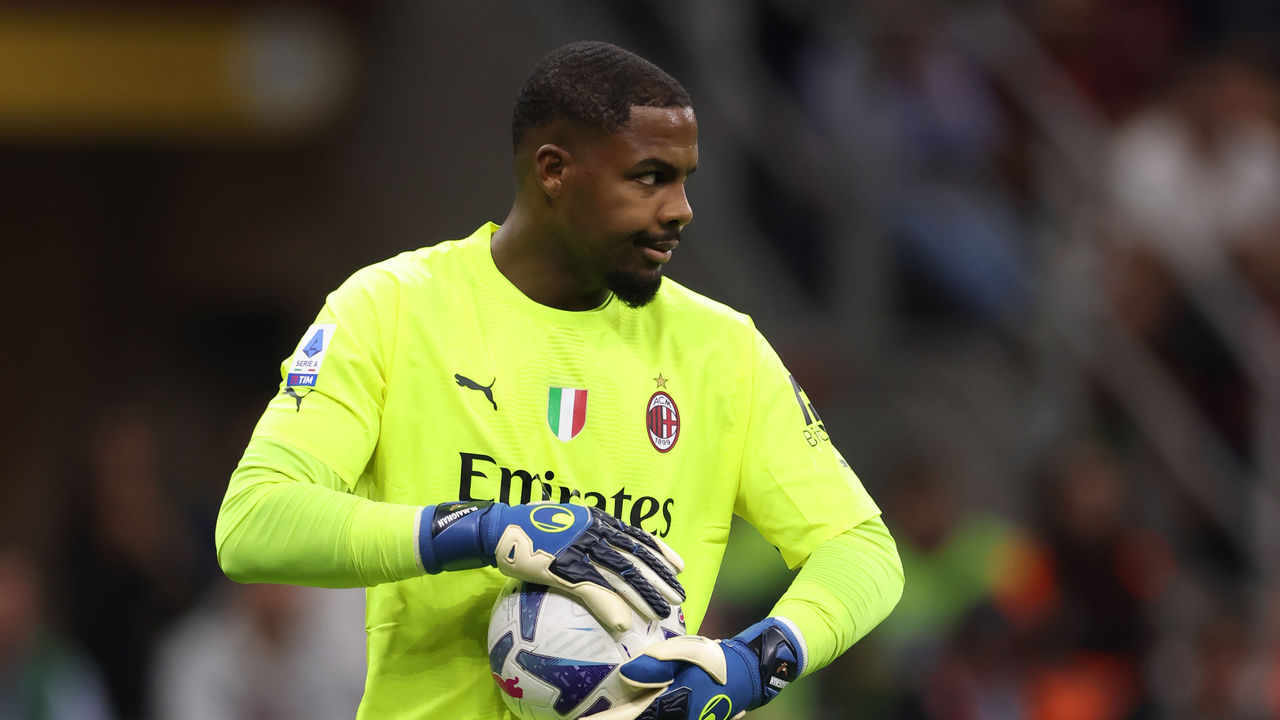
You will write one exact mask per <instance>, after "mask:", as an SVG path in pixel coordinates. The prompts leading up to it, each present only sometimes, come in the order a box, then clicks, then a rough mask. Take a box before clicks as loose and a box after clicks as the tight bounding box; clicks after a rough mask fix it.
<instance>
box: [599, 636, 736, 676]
mask: <svg viewBox="0 0 1280 720" xmlns="http://www.w3.org/2000/svg"><path fill="white" fill-rule="evenodd" d="M645 656H648V657H651V658H654V659H656V660H670V661H677V662H685V663H690V664H693V665H697V666H698V667H700V668H702V670H703V671H704V672H706V673H707V674H708V675H710V676H711V679H712V680H715V681H716V683H718V684H720V685H724V684H725V682H726V681H727V680H728V678H729V665H728V662H727V661H726V660H725V656H724V650H723V649H721V647H720V643H718V642H716V641H715V640H712V639H710V638H704V637H702V636H700V635H680V636H678V637H673V638H668V639H666V640H662V641H660V642H656V643H654V644H652V645H650V646H649V647H647V648H645V649H644V653H643V654H642V655H641V656H640V658H643V657H645ZM640 658H636V659H635V660H630V661H628V662H626V663H625V664H623V666H622V667H623V668H624V669H625V668H626V667H627V666H628V665H630V664H631V663H633V662H636V661H637V660H639V659H640ZM623 677H626V673H625V672H624V673H623Z"/></svg>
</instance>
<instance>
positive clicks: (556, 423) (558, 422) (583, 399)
mask: <svg viewBox="0 0 1280 720" xmlns="http://www.w3.org/2000/svg"><path fill="white" fill-rule="evenodd" d="M586 423H587V391H586V390H579V389H577V388H566V387H553V388H551V389H550V390H549V391H548V393H547V424H548V425H550V426H551V432H552V433H554V434H555V436H556V437H558V438H560V439H561V440H563V441H565V442H568V441H570V440H572V439H574V438H575V437H577V435H578V433H580V432H582V426H583V425H585V424H586Z"/></svg>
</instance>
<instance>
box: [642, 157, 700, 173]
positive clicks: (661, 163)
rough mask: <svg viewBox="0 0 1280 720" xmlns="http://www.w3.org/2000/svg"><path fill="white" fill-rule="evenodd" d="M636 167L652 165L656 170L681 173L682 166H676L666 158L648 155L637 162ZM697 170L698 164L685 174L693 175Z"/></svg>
mask: <svg viewBox="0 0 1280 720" xmlns="http://www.w3.org/2000/svg"><path fill="white" fill-rule="evenodd" d="M635 167H636V168H637V169H639V168H644V167H651V168H653V169H655V170H659V171H661V172H664V173H669V174H672V175H679V174H680V168H678V167H676V166H675V165H672V164H671V163H669V162H667V161H666V160H663V159H662V158H656V157H647V158H645V159H643V160H641V161H639V162H637V163H636V164H635ZM696 172H698V166H697V165H694V166H693V167H692V168H690V169H689V172H687V173H685V175H692V174H694V173H696Z"/></svg>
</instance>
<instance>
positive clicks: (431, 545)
mask: <svg viewBox="0 0 1280 720" xmlns="http://www.w3.org/2000/svg"><path fill="white" fill-rule="evenodd" d="M512 141H513V146H514V165H515V175H516V197H515V201H514V203H513V204H512V207H511V210H510V212H509V214H508V215H507V217H506V219H505V220H504V221H503V223H502V225H501V226H499V225H496V224H492V223H486V224H485V225H482V226H481V227H480V228H479V229H478V230H476V231H475V232H474V233H473V234H472V235H471V236H469V237H467V238H465V239H462V240H456V241H450V242H444V243H440V244H438V245H435V246H433V247H428V248H423V249H419V250H415V251H411V252H405V253H403V254H401V255H399V256H397V257H394V258H392V259H390V260H386V261H384V262H381V263H378V264H376V265H372V266H370V267H367V268H365V269H363V270H360V271H358V272H356V273H355V274H354V275H353V276H352V277H351V278H350V279H349V280H347V281H346V282H345V283H344V284H343V285H342V286H341V287H339V288H338V289H337V290H336V291H334V292H333V293H331V294H330V295H329V296H328V298H327V301H326V302H325V304H324V306H323V308H322V309H321V310H320V312H319V315H318V317H317V318H316V321H315V324H313V325H312V326H311V327H310V328H308V329H307V330H306V331H305V332H304V333H303V335H302V339H301V341H300V342H299V344H298V346H297V349H296V350H295V351H294V353H293V354H292V355H291V356H290V357H289V358H287V359H285V361H284V362H283V364H282V366H281V383H280V387H279V393H278V394H277V395H276V397H275V398H274V399H273V400H271V401H270V402H269V403H268V404H267V407H266V410H265V411H264V413H263V415H262V418H261V420H260V421H259V422H258V424H257V427H256V428H255V429H254V432H253V435H252V437H251V438H250V440H249V443H248V447H247V448H246V450H245V453H244V457H243V458H242V460H241V461H240V464H239V466H238V467H237V468H236V469H235V471H234V473H233V474H232V476H231V480H230V483H229V486H228V488H227V493H226V497H225V498H224V500H223V504H222V508H221V511H220V513H219V516H218V527H217V538H216V541H217V552H218V560H219V562H220V564H221V566H222V568H223V570H224V571H225V572H226V573H227V575H228V576H230V577H231V578H233V579H235V580H239V581H243V582H283V583H298V584H307V585H318V586H326V587H340V586H364V587H367V588H368V589H367V591H366V593H367V604H366V629H367V631H368V665H369V670H368V675H367V677H366V681H365V693H364V697H363V699H362V701H361V705H360V707H359V709H358V716H359V717H362V718H440V717H465V718H479V719H481V720H497V719H500V718H508V717H509V715H508V713H507V711H506V709H505V707H504V705H503V703H502V700H501V697H500V695H499V690H498V688H497V687H496V685H495V684H494V683H493V682H492V680H491V678H490V671H489V667H488V658H487V651H486V648H485V636H486V632H485V630H486V626H487V623H488V617H489V611H490V607H491V605H492V603H493V600H494V599H495V597H496V596H497V593H498V591H499V589H500V588H501V586H502V585H503V583H504V582H505V578H506V577H508V576H509V577H517V578H524V579H528V580H532V581H536V582H539V583H544V584H548V585H554V586H558V587H560V588H562V589H563V590H565V591H566V592H569V593H572V594H574V595H576V596H577V597H578V598H580V599H581V601H582V602H583V603H584V604H585V605H586V606H587V607H589V608H590V609H591V610H592V612H593V613H594V614H595V615H596V616H597V617H598V618H600V619H601V620H602V622H604V623H606V624H609V625H613V626H615V627H622V626H625V625H626V624H627V623H628V622H630V618H631V617H632V612H633V611H634V612H635V613H638V614H639V615H640V616H641V617H646V618H651V617H655V616H659V615H665V614H666V612H667V611H668V610H669V608H670V607H671V606H672V605H673V604H679V603H683V609H684V614H685V618H686V620H687V622H688V625H689V629H690V631H691V632H696V630H697V628H698V626H699V624H700V623H701V621H702V619H703V616H704V615H705V613H706V609H707V605H708V602H709V601H710V595H711V590H712V587H713V585H714V584H715V579H716V574H717V572H718V571H719V568H720V562H721V558H722V556H723V554H724V548H725V543H726V541H727V539H728V535H729V526H730V522H731V519H732V517H733V515H735V514H737V515H740V516H742V517H743V518H745V519H746V520H747V521H749V522H750V523H752V525H754V526H755V527H756V528H757V529H758V530H759V531H760V532H761V534H762V535H763V536H764V537H765V538H766V539H767V540H769V542H771V543H772V544H773V545H774V546H776V547H777V548H778V550H779V552H780V553H781V555H782V558H783V559H784V560H785V561H786V563H787V564H788V565H789V566H791V567H793V568H796V567H802V568H803V569H802V570H801V571H800V573H799V575H798V576H797V577H796V579H795V580H794V581H793V583H792V584H791V586H790V587H789V588H788V590H787V591H786V593H785V594H784V595H783V596H782V597H781V598H780V599H779V600H778V602H777V604H776V606H775V607H774V608H773V611H772V612H771V613H770V615H769V617H767V618H765V619H762V620H761V621H760V622H759V623H757V624H755V625H753V626H752V627H750V628H747V629H745V630H744V631H743V632H742V633H740V634H739V635H738V636H736V637H735V638H730V639H726V640H723V641H719V642H717V641H711V640H704V639H697V638H679V639H676V640H673V641H668V642H665V643H660V644H659V645H657V646H655V647H654V648H653V649H652V650H651V651H650V652H649V653H647V654H646V655H645V656H642V657H641V658H639V659H637V660H636V661H633V662H632V663H629V664H627V665H625V666H623V668H622V673H623V675H624V677H625V678H627V680H628V682H630V683H632V684H633V685H634V686H635V688H636V694H637V696H636V697H637V699H636V701H635V702H633V703H631V704H630V705H623V706H619V707H615V708H612V709H610V710H609V711H607V712H609V713H611V715H610V716H609V717H613V718H627V719H629V718H634V717H645V718H654V719H661V720H671V719H676V718H679V719H680V720H683V719H684V718H710V717H715V718H719V719H720V720H723V719H724V718H728V717H735V716H737V715H738V714H740V713H742V712H744V711H746V710H750V709H752V708H755V707H758V706H760V705H761V704H763V703H766V702H768V701H769V700H770V699H772V698H773V697H774V696H775V695H776V694H777V693H778V692H779V691H781V690H783V689H784V688H785V687H786V686H787V684H788V683H790V682H792V681H794V680H796V679H797V678H799V677H801V676H803V675H807V674H809V673H812V672H814V671H816V670H818V669H820V668H822V667H823V666H825V665H827V664H828V663H830V662H831V661H832V660H833V659H834V658H835V657H837V656H838V655H839V654H840V653H842V652H843V651H845V650H846V649H847V648H849V647H850V646H851V645H852V644H853V643H854V642H856V641H857V640H858V639H859V638H860V637H862V636H863V635H864V634H866V633H867V632H868V631H869V630H870V629H871V628H872V627H874V626H875V625H876V624H877V623H879V622H880V620H882V619H883V618H884V617H885V616H886V615H887V614H888V613H889V611H890V610H891V609H892V607H893V605H894V604H895V603H896V602H897V599H898V597H899V595H900V593H901V589H902V582H903V578H902V570H901V565H900V564H899V562H898V556H897V551H896V548H895V546H894V543H893V540H892V538H891V537H890V535H889V532H888V530H887V529H886V528H885V525H884V523H883V522H882V521H881V520H880V511H879V509H878V508H877V507H876V505H875V503H874V502H873V501H872V500H871V498H870V497H869V496H868V495H867V493H866V491H865V490H864V489H863V487H862V484H861V482H860V481H859V480H858V478H857V476H856V475H855V474H854V472H853V470H852V469H851V468H850V467H849V464H848V463H847V462H845V460H844V458H842V457H841V455H840V453H839V452H838V451H837V450H836V449H835V447H834V446H833V445H832V443H831V441H830V438H829V437H828V435H827V432H826V429H825V427H824V426H823V424H822V420H821V418H820V417H819V415H818V413H817V410H816V409H815V408H814V406H813V404H812V403H811V402H810V401H809V398H808V397H807V396H806V395H805V393H804V391H803V390H802V389H801V387H800V385H799V384H798V383H796V381H795V380H794V379H793V378H792V377H791V376H790V375H789V374H788V372H787V370H786V369H785V368H784V367H783V365H782V363H781V361H780V360H779V359H778V356H777V355H776V354H775V353H774V351H773V349H772V348H771V347H770V346H769V344H768V342H766V341H765V339H764V338H763V337H762V336H761V335H760V333H759V332H758V331H757V330H756V329H755V326H754V325H753V324H752V322H751V320H750V318H748V317H746V316H745V315H742V314H740V313H737V312H734V311H733V310H731V309H729V308H727V307H725V306H724V305H721V304H719V303H716V302H714V301H712V300H709V299H707V298H705V297H703V296H701V295H698V294H697V293H694V292H692V291H690V290H688V289H686V288H684V287H682V286H681V285H679V284H677V283H675V282H673V281H670V280H665V279H664V278H663V272H662V270H663V266H664V265H665V264H666V262H667V261H668V260H669V259H671V256H672V253H673V251H674V250H675V249H676V247H677V245H678V244H679V243H680V241H681V233H682V231H683V229H684V227H685V226H686V225H687V224H688V223H689V222H690V221H691V220H692V218H693V212H692V209H691V207H690V205H689V202H688V199H687V196H686V194H685V184H686V181H687V180H688V179H689V176H690V175H691V174H692V173H693V172H694V170H695V169H696V167H697V165H698V138H697V121H696V118H695V116H694V113H693V109H692V106H691V102H690V99H689V96H688V94H687V93H686V92H685V90H684V88H682V87H681V86H680V84H679V83H678V82H677V81H676V80H674V79H673V78H672V77H671V76H669V75H668V74H666V73H665V72H663V71H662V70H660V69H659V68H657V67H656V66H654V65H652V64H651V63H649V62H647V61H645V60H643V59H642V58H640V57H638V56H636V55H634V54H632V53H630V52H627V51H625V50H622V49H621V48H618V47H615V46H613V45H608V44H605V43H593V42H588V43H575V44H572V45H567V46H564V47H562V48H559V49H557V50H555V51H553V52H552V53H551V54H550V55H548V56H547V57H546V58H544V59H543V60H542V62H541V63H539V64H538V66H537V67H536V68H535V69H534V71H533V73H532V74H531V75H530V77H529V78H528V80H527V81H526V82H525V84H524V86H523V88H522V89H521V91H520V93H519V96H518V98H517V100H516V104H515V111H514V113H513V117H512ZM536 501H549V503H550V504H545V505H543V504H536ZM531 503H533V504H531ZM677 574H678V575H679V578H678V579H677V577H676V576H677Z"/></svg>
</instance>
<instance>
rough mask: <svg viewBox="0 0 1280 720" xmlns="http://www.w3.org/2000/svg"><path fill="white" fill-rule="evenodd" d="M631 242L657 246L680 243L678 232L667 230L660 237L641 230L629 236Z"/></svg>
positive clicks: (676, 230)
mask: <svg viewBox="0 0 1280 720" xmlns="http://www.w3.org/2000/svg"><path fill="white" fill-rule="evenodd" d="M631 240H632V241H633V242H635V243H638V244H640V245H657V244H659V243H665V242H680V231H679V230H678V229H675V230H668V231H667V232H664V233H662V234H661V235H659V234H656V233H651V232H648V231H647V230H641V231H640V232H638V233H636V234H635V235H632V236H631Z"/></svg>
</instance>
